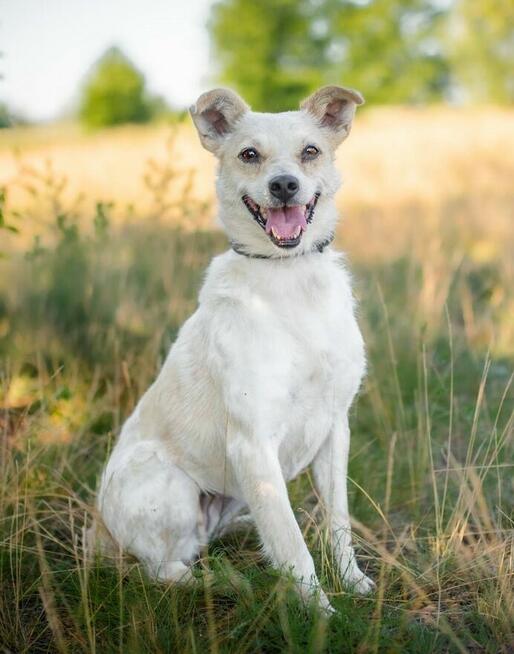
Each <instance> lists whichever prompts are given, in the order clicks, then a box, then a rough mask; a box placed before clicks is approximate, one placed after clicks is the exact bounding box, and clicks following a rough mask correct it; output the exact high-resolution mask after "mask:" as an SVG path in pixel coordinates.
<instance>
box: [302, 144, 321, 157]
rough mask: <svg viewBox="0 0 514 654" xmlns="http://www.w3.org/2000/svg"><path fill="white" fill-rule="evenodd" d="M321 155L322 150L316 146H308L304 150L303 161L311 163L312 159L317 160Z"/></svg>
mask: <svg viewBox="0 0 514 654" xmlns="http://www.w3.org/2000/svg"><path fill="white" fill-rule="evenodd" d="M319 153H320V150H319V148H317V147H316V146H315V145H306V146H305V147H304V149H303V150H302V159H303V161H310V160H311V159H315V158H316V157H317V156H318V155H319Z"/></svg>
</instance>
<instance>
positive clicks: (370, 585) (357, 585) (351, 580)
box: [343, 568, 376, 595]
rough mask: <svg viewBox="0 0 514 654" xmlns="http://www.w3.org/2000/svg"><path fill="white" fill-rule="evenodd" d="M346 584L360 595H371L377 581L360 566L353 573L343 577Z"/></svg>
mask: <svg viewBox="0 0 514 654" xmlns="http://www.w3.org/2000/svg"><path fill="white" fill-rule="evenodd" d="M343 582H344V584H345V586H347V588H348V589H349V590H351V591H353V592H354V593H357V594H358V595H369V594H370V593H372V592H373V591H374V590H375V589H376V584H375V582H374V581H373V580H372V579H370V578H369V577H367V576H366V575H365V574H364V573H363V572H361V571H360V570H359V569H358V568H357V570H355V571H354V572H353V573H352V574H351V575H345V576H344V577H343Z"/></svg>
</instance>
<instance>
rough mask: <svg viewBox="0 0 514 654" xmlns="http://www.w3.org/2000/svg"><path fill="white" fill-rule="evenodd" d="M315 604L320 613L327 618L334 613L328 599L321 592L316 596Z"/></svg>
mask: <svg viewBox="0 0 514 654" xmlns="http://www.w3.org/2000/svg"><path fill="white" fill-rule="evenodd" d="M316 604H317V606H318V608H319V609H320V611H321V612H322V613H324V614H325V615H326V616H327V617H330V616H331V615H333V614H334V613H335V612H336V610H335V608H334V607H333V606H332V604H330V601H329V599H328V597H327V596H326V595H325V593H324V592H323V591H320V593H319V594H318V595H317V597H316Z"/></svg>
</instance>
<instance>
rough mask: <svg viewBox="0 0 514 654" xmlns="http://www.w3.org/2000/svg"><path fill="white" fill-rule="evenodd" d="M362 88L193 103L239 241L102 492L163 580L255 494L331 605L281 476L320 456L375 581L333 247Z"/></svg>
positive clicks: (179, 570)
mask: <svg viewBox="0 0 514 654" xmlns="http://www.w3.org/2000/svg"><path fill="white" fill-rule="evenodd" d="M362 102H363V99H362V97H361V95H360V94H359V93H357V92H356V91H352V90H349V89H344V88H340V87H336V86H329V87H325V88H322V89H321V90H319V91H318V92H317V93H315V94H314V95H312V96H311V97H309V98H308V99H307V100H306V101H305V102H304V103H303V104H302V106H301V109H300V110H299V111H291V112H286V113H278V114H264V113H255V112H252V111H250V109H249V107H248V106H247V105H246V104H245V103H244V101H243V100H242V99H241V98H240V97H239V96H237V95H236V94H235V93H233V92H232V91H229V90H224V89H217V90H214V91H210V92H209V93H204V94H203V95H202V96H200V98H199V99H198V101H197V103H196V105H194V106H193V107H192V108H191V115H192V117H193V120H194V122H195V125H196V127H197V129H198V132H199V134H200V140H201V142H202V144H203V146H204V147H205V148H207V149H208V150H210V151H211V152H213V153H214V154H215V155H216V157H217V158H218V160H219V175H218V180H217V190H218V197H219V205H220V217H221V220H222V222H223V224H224V227H225V230H226V232H227V234H228V237H229V239H230V241H231V245H232V249H231V250H229V251H228V252H225V253H224V254H222V255H221V256H218V257H216V258H215V259H214V260H213V261H212V263H211V265H210V267H209V270H208V273H207V277H206V280H205V283H204V285H203V288H202V290H201V292H200V299H199V306H198V309H197V310H196V312H195V313H194V314H193V315H192V316H191V318H189V320H188V321H187V322H186V323H185V324H184V325H183V327H182V329H181V330H180V333H179V335H178V338H177V341H176V343H175V344H174V345H173V347H172V348H171V351H170V353H169V355H168V358H167V360H166V362H165V364H164V366H163V368H162V370H161V372H160V374H159V376H158V378H157V380H156V381H155V383H154V384H153V385H152V386H151V387H150V388H149V389H148V391H147V392H146V393H145V395H144V396H143V397H142V398H141V400H140V402H139V404H138V405H137V407H136V409H135V411H134V413H133V414H132V415H131V416H130V418H129V419H128V420H127V422H126V423H125V425H124V427H123V430H122V432H121V435H120V438H119V440H118V442H117V444H116V446H115V448H114V450H113V452H112V454H111V456H110V459H109V461H108V463H107V466H106V469H105V471H104V473H103V477H102V481H101V487H100V491H99V496H98V508H99V511H100V513H101V516H102V518H103V523H104V525H105V527H106V532H105V531H104V533H107V532H108V533H109V535H110V537H112V540H114V542H115V543H117V545H118V547H119V548H121V549H123V550H125V551H127V552H129V553H131V554H133V555H135V556H136V557H137V558H138V559H139V560H140V561H141V562H142V563H143V564H144V565H145V566H146V569H147V570H148V572H149V574H150V575H152V576H153V577H154V578H156V579H160V580H173V581H183V580H187V579H188V578H189V577H190V576H191V570H190V565H191V562H192V561H194V559H195V557H197V556H198V552H199V548H200V547H201V546H202V545H204V544H206V543H207V542H208V540H209V539H210V538H212V537H213V536H215V535H218V534H220V533H221V532H222V531H223V530H224V529H225V528H227V526H229V525H230V523H231V522H233V521H234V518H235V517H236V516H238V515H239V514H240V513H241V511H242V510H246V511H249V513H250V516H251V518H252V519H253V520H254V522H255V524H256V527H257V530H258V532H259V535H260V538H261V539H262V543H263V546H264V550H265V552H266V554H267V555H268V556H269V558H270V559H271V561H272V563H273V564H274V565H275V566H279V567H281V568H285V569H287V570H289V571H290V572H292V573H293V575H294V576H295V578H296V579H297V580H298V588H299V591H300V593H301V594H302V595H303V596H304V597H310V596H312V595H313V594H314V595H315V596H316V597H317V598H318V601H319V602H320V603H321V605H322V606H324V607H325V608H327V609H328V610H330V605H329V603H328V600H327V598H326V596H325V595H324V593H323V591H322V590H321V589H320V587H319V582H318V580H317V577H316V572H315V570H314V564H313V560H312V557H311V555H310V553H309V551H308V549H307V546H306V544H305V542H304V539H303V537H302V533H301V531H300V528H299V526H298V524H297V522H296V519H295V516H294V513H293V511H292V509H291V505H290V503H289V499H288V495H287V488H286V482H287V481H289V480H290V479H293V478H294V477H296V476H297V475H298V474H299V473H300V472H301V471H302V470H303V469H304V468H306V467H307V466H308V465H309V464H311V463H312V466H313V473H314V479H315V482H316V485H317V489H318V492H319V496H320V498H321V500H322V502H323V504H324V508H325V511H326V516H327V523H328V526H329V529H330V534H331V543H332V548H333V551H334V555H335V558H336V560H337V562H338V564H339V569H340V573H341V576H342V579H343V580H344V582H345V583H346V584H347V585H349V586H351V587H352V588H354V589H355V590H356V591H357V592H360V593H366V592H368V591H369V590H370V589H371V588H372V587H373V582H372V581H371V580H370V579H369V578H368V577H366V576H365V575H364V574H363V573H362V572H361V571H360V570H359V568H358V566H357V562H356V560H355V555H354V552H353V548H352V545H351V535H350V519H349V514H348V501H347V492H346V472H347V464H348V449H349V443H350V433H349V429H348V410H349V408H350V405H351V403H352V400H353V398H354V396H355V394H356V393H357V391H358V389H359V386H360V383H361V379H362V376H363V374H364V371H365V355H364V347H363V341H362V337H361V334H360V332H359V328H358V326H357V322H356V320H355V317H354V301H353V298H352V292H351V288H350V278H349V274H348V272H347V271H346V270H345V267H344V264H343V261H342V258H341V256H340V255H339V254H337V253H336V252H334V251H333V250H332V249H331V248H330V247H329V244H330V242H331V240H332V238H333V234H334V229H335V226H336V222H337V212H336V207H335V204H334V194H335V192H336V190H337V188H338V186H339V183H340V182H339V175H338V173H337V171H336V169H335V166H334V152H335V149H336V147H337V146H338V145H339V144H340V143H341V142H342V141H343V140H344V139H345V138H346V136H347V135H348V133H349V131H350V127H351V123H352V119H353V117H354V114H355V108H356V105H359V104H361V103H362Z"/></svg>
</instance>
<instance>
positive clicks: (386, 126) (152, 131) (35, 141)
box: [0, 108, 514, 258]
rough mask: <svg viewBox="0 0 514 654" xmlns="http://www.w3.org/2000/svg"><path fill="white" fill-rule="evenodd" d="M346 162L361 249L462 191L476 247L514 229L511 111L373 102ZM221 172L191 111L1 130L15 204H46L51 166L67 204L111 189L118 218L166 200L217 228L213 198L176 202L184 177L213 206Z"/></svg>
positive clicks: (351, 235) (341, 158)
mask: <svg viewBox="0 0 514 654" xmlns="http://www.w3.org/2000/svg"><path fill="white" fill-rule="evenodd" d="M338 165H339V168H340V170H341V171H342V172H343V177H344V180H345V185H344V187H343V190H342V191H341V192H340V194H339V204H340V206H341V209H342V211H343V213H344V214H345V215H346V216H347V219H346V223H345V227H344V233H345V234H346V239H347V243H348V246H350V245H351V250H352V251H353V252H354V253H355V254H356V255H357V256H359V257H361V256H362V257H367V256H373V257H375V256H385V257H386V258H387V257H388V256H390V255H395V254H396V253H397V252H398V250H397V249H396V248H397V247H399V246H400V245H404V244H405V239H406V238H411V237H412V233H413V232H415V233H419V230H420V229H421V230H424V229H425V227H427V226H428V228H429V229H436V227H437V225H436V224H435V223H434V221H435V220H436V215H437V214H440V213H441V212H443V213H444V212H445V211H446V209H447V208H448V207H449V206H450V205H452V206H453V207H455V205H458V204H459V203H463V204H462V212H459V211H457V215H456V216H454V217H456V218H458V219H459V221H460V220H465V221H466V223H467V225H466V227H465V229H466V231H467V230H468V229H469V230H471V231H472V232H473V234H476V235H480V236H483V237H484V238H485V241H484V242H482V241H481V242H480V243H478V244H475V245H477V246H478V249H479V250H480V253H479V254H478V256H484V257H487V256H488V254H489V253H491V255H492V253H493V252H495V248H496V247H501V246H502V245H506V239H510V238H512V230H511V224H510V223H511V218H512V206H513V190H512V187H513V180H514V112H513V111H508V110H502V109H497V108H483V109H468V110H464V109H450V108H432V109H431V108H420V109H407V108H391V109H375V110H373V109H372V110H368V111H365V112H362V113H360V114H358V116H357V119H356V122H355V125H354V128H353V132H352V134H351V135H350V137H349V139H348V140H347V141H346V142H345V143H344V144H343V146H342V147H341V148H340V151H339V154H338ZM214 173H215V162H214V158H213V157H212V155H210V154H209V153H208V152H205V151H204V150H203V149H202V148H201V146H200V144H199V142H198V139H197V137H196V133H194V130H193V128H192V126H191V125H190V124H189V121H186V123H185V124H183V125H179V126H177V127H169V126H166V125H154V126H141V127H140V126H129V127H120V128H116V129H111V130H104V131H102V132H98V133H93V134H87V133H84V132H83V131H82V130H80V128H78V127H77V126H73V125H64V126H52V127H35V128H26V129H17V130H8V131H7V130H4V133H0V186H4V187H7V188H8V191H9V197H8V203H9V205H8V206H9V207H10V208H14V209H17V210H27V209H31V210H34V209H36V213H42V212H43V211H44V210H45V207H44V206H41V204H40V202H41V196H40V195H39V196H38V197H37V203H35V202H34V192H35V191H38V190H39V191H42V190H43V188H44V185H45V181H44V178H45V177H50V178H53V183H54V185H55V186H58V187H59V197H60V199H61V201H62V203H63V205H64V206H68V207H69V206H73V207H76V208H77V209H78V210H80V211H81V212H82V213H84V214H85V215H87V214H88V212H90V211H91V208H92V206H93V204H94V203H95V202H97V201H104V202H114V203H115V205H116V206H115V208H114V212H113V213H114V215H115V216H117V217H118V219H119V218H122V219H123V218H126V217H127V216H129V215H135V216H139V217H144V216H151V215H152V213H156V212H159V213H160V215H161V217H163V215H162V213H163V211H162V210H163V200H164V209H165V210H164V214H165V216H164V217H166V214H167V213H168V214H170V215H169V216H168V217H170V218H175V219H177V217H178V220H180V221H181V222H182V223H183V224H182V227H184V228H189V229H196V228H209V227H212V226H213V225H214V220H213V216H214V214H215V210H214V209H213V208H210V209H208V210H207V211H202V212H199V213H197V214H196V215H194V216H191V218H190V219H188V220H187V221H183V220H182V213H181V211H180V207H179V206H178V207H177V204H176V203H178V202H180V199H181V197H182V194H183V193H184V189H186V192H187V193H189V192H190V193H191V194H192V196H194V198H195V199H196V200H198V201H199V202H202V203H203V202H205V203H206V204H207V206H208V207H213V202H214V184H213V181H214ZM61 185H62V189H61V188H60V186H61ZM152 186H153V189H152ZM156 187H158V188H156ZM156 195H160V196H161V197H160V199H159V201H157V200H156ZM163 195H164V196H165V197H164V199H163V198H162V196H163ZM53 199H55V198H54V197H53ZM36 204H37V206H35V205H36ZM167 205H169V206H167ZM166 209H168V210H167V211H166ZM419 210H421V211H422V213H423V215H424V216H425V218H424V220H423V221H422V222H423V224H422V225H420V224H419V221H416V224H412V221H411V220H409V214H412V213H418V211H419ZM461 213H462V214H465V215H460V214H461ZM363 216H364V217H363ZM427 221H428V225H426V224H425V223H426V222H427ZM385 245H387V247H384V246H385Z"/></svg>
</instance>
